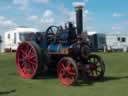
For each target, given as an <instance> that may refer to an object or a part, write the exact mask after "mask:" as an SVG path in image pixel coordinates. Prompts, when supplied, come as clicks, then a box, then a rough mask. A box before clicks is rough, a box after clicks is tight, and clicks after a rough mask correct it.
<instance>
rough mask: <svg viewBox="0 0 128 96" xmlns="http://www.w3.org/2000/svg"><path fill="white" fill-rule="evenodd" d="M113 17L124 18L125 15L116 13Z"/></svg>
mask: <svg viewBox="0 0 128 96" xmlns="http://www.w3.org/2000/svg"><path fill="white" fill-rule="evenodd" d="M112 16H113V17H121V16H124V14H122V13H116V12H114V13H113V14H112Z"/></svg>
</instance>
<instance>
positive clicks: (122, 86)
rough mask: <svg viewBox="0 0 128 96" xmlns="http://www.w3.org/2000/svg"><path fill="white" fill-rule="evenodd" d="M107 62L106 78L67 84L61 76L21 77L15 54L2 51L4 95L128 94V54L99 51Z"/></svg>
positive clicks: (1, 88) (1, 92)
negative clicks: (62, 80)
mask: <svg viewBox="0 0 128 96" xmlns="http://www.w3.org/2000/svg"><path fill="white" fill-rule="evenodd" d="M98 54H99V55H100V56H102V57H103V58H104V61H105V64H106V73H105V80H104V81H102V82H93V83H92V84H90V85H88V84H86V83H82V84H80V85H79V86H63V85H62V84H61V83H60V82H59V80H58V79H57V78H49V79H38V80H27V79H23V78H21V77H20V76H19V74H18V73H17V71H16V66H15V54H0V96H128V53H98Z"/></svg>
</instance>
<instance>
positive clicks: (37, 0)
mask: <svg viewBox="0 0 128 96" xmlns="http://www.w3.org/2000/svg"><path fill="white" fill-rule="evenodd" d="M33 1H34V2H36V3H43V4H46V3H48V2H49V0H33Z"/></svg>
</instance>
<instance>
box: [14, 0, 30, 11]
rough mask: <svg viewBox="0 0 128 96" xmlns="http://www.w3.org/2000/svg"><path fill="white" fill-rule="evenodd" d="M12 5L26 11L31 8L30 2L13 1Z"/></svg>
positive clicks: (24, 0) (27, 0) (26, 0)
mask: <svg viewBox="0 0 128 96" xmlns="http://www.w3.org/2000/svg"><path fill="white" fill-rule="evenodd" d="M12 4H13V5H15V6H17V7H18V8H19V9H21V10H26V9H28V8H29V0H13V2H12Z"/></svg>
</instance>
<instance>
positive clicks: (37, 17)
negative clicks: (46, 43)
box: [27, 15, 40, 21]
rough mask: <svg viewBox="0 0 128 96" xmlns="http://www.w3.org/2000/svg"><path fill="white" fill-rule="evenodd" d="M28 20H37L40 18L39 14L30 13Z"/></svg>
mask: <svg viewBox="0 0 128 96" xmlns="http://www.w3.org/2000/svg"><path fill="white" fill-rule="evenodd" d="M27 19H28V20H29V21H38V20H39V19H40V18H39V16H36V15H32V16H29V17H28V18H27Z"/></svg>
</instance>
